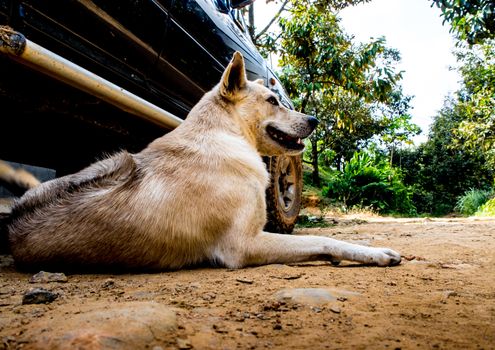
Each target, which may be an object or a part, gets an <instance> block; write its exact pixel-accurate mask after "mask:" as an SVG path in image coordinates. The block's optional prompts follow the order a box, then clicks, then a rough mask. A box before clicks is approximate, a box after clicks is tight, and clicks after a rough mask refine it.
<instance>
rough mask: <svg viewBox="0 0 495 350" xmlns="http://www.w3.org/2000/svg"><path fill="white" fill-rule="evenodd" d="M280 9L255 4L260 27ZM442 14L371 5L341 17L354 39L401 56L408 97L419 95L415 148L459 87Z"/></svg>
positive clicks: (386, 2) (409, 5)
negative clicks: (380, 41)
mask: <svg viewBox="0 0 495 350" xmlns="http://www.w3.org/2000/svg"><path fill="white" fill-rule="evenodd" d="M275 8H276V6H274V5H268V6H267V5H265V0H257V1H256V2H255V11H256V12H255V13H256V20H257V24H256V25H257V27H258V28H261V27H262V26H263V25H264V24H265V23H267V22H268V20H269V18H270V17H271V15H272V14H273V13H274V12H275V11H276V10H275ZM440 13H441V12H440V10H439V9H438V8H436V7H431V1H430V0H372V1H371V2H369V3H367V4H360V5H357V6H353V7H348V8H346V9H344V10H342V11H341V12H340V13H339V14H338V16H339V17H340V18H341V26H342V28H343V29H344V31H345V32H346V33H348V34H351V35H354V36H355V40H357V41H360V42H367V41H369V40H370V38H371V37H374V38H377V37H380V36H384V37H385V38H386V41H387V45H388V46H389V47H392V48H395V49H398V50H399V51H400V53H401V56H402V61H401V63H400V65H399V66H398V69H399V70H403V71H404V74H403V79H402V83H401V85H402V87H403V92H404V94H406V95H412V96H414V97H413V99H412V101H411V105H412V109H411V111H410V113H411V115H412V122H413V123H415V124H418V125H419V126H420V127H421V129H422V130H423V133H422V134H421V135H420V136H418V137H416V138H415V139H414V142H415V144H419V143H421V142H424V141H425V140H426V136H427V134H428V129H429V126H430V124H431V122H432V117H433V116H434V115H436V113H437V111H439V110H440V109H441V108H442V105H443V101H444V99H445V97H446V96H448V94H449V93H452V92H454V91H456V90H457V89H458V87H459V76H458V74H457V72H455V71H452V70H450V69H449V67H450V66H455V65H456V61H455V57H454V55H453V54H452V50H453V48H454V39H453V37H452V35H451V34H450V33H449V26H448V24H447V23H446V24H445V25H442V21H443V19H442V18H441V17H440Z"/></svg>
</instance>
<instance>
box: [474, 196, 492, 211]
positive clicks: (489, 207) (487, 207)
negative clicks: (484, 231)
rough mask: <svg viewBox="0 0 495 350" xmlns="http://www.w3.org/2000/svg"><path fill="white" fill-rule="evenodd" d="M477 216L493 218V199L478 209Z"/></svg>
mask: <svg viewBox="0 0 495 350" xmlns="http://www.w3.org/2000/svg"><path fill="white" fill-rule="evenodd" d="M475 214H476V215H477V216H495V197H494V198H492V199H489V200H488V201H487V202H486V203H485V204H483V205H482V206H481V207H479V208H478V211H477V212H476V213H475Z"/></svg>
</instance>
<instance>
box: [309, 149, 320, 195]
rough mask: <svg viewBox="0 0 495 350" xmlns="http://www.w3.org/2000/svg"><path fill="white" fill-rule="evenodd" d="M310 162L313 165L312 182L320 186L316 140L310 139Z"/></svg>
mask: <svg viewBox="0 0 495 350" xmlns="http://www.w3.org/2000/svg"><path fill="white" fill-rule="evenodd" d="M311 164H312V165H313V174H312V177H313V184H314V185H315V186H316V187H320V185H321V184H320V170H319V169H318V141H317V140H316V139H311Z"/></svg>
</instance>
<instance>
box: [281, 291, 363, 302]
mask: <svg viewBox="0 0 495 350" xmlns="http://www.w3.org/2000/svg"><path fill="white" fill-rule="evenodd" d="M359 295H360V294H359V293H357V292H352V291H348V290H344V289H328V288H286V289H282V290H279V291H278V292H276V293H275V295H274V297H275V300H276V302H278V303H288V302H289V303H296V304H302V305H306V306H321V305H324V304H328V303H332V302H335V301H343V300H348V298H351V297H354V296H359Z"/></svg>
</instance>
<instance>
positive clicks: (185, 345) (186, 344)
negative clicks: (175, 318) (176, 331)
mask: <svg viewBox="0 0 495 350" xmlns="http://www.w3.org/2000/svg"><path fill="white" fill-rule="evenodd" d="M177 347H178V348H179V349H180V350H186V349H192V347H193V346H192V344H191V342H190V341H189V340H188V339H181V338H177Z"/></svg>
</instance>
